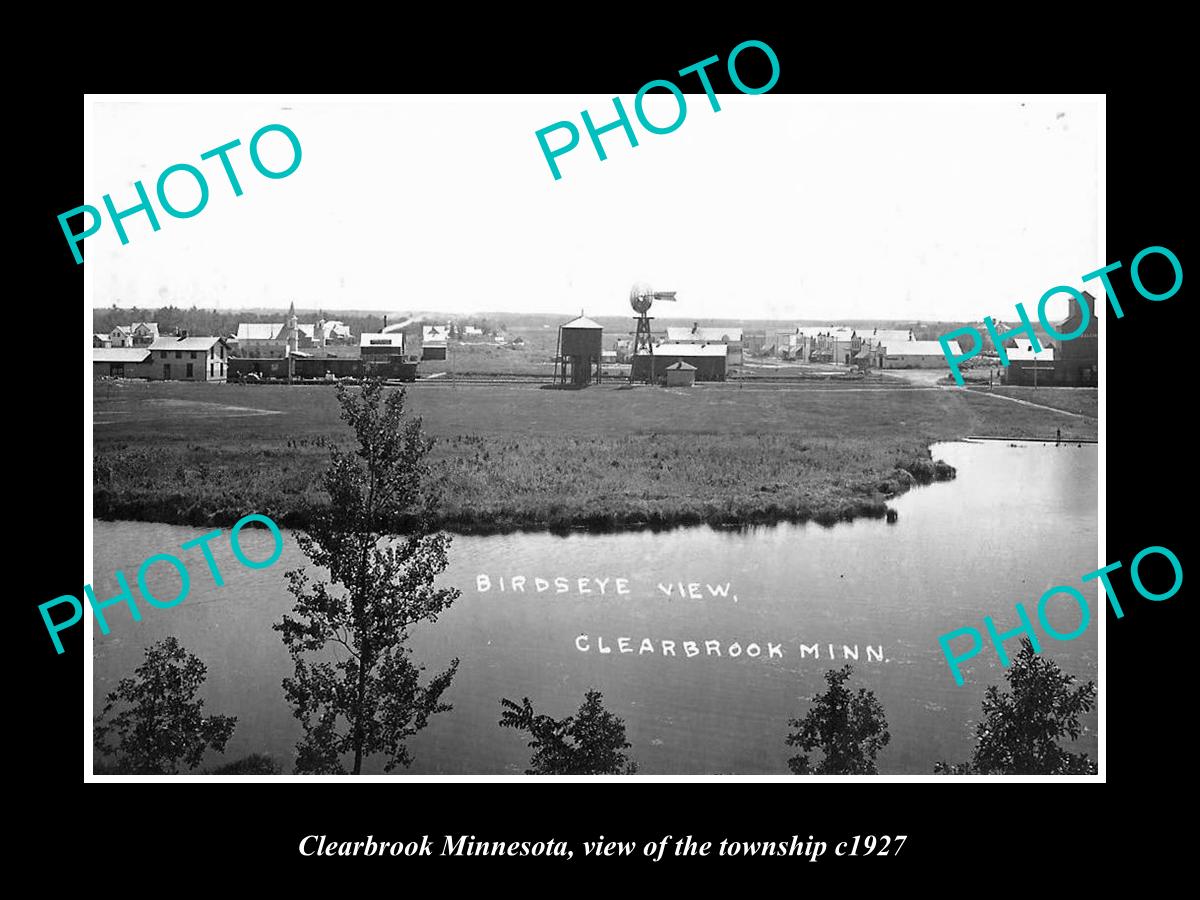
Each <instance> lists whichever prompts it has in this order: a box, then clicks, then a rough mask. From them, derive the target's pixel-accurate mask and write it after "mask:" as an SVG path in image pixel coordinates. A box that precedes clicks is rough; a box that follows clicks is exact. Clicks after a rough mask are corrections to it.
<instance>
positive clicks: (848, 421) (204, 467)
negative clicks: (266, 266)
mask: <svg viewBox="0 0 1200 900" xmlns="http://www.w3.org/2000/svg"><path fill="white" fill-rule="evenodd" d="M1044 393H1046V392H1045V391H1042V390H1039V392H1038V398H1037V402H1041V401H1042V399H1043V398H1042V396H1041V395H1042V394H1044ZM408 397H409V402H408V408H409V409H410V410H411V411H412V412H414V413H416V414H418V415H420V416H422V418H423V422H424V427H425V429H426V431H427V433H429V434H430V435H431V436H433V437H435V438H437V445H436V447H435V449H434V452H433V460H434V463H435V466H436V471H437V473H438V478H439V480H440V483H441V487H442V489H443V495H444V502H443V506H442V523H441V524H442V525H443V526H444V527H447V528H449V529H451V530H454V531H458V532H487V531H499V530H510V529H516V528H551V529H561V528H570V527H588V528H592V529H605V528H629V527H642V526H650V527H668V526H672V525H679V524H688V523H698V522H710V523H714V524H716V523H722V524H743V523H753V522H771V521H780V520H794V521H804V520H809V519H812V520H816V521H819V522H823V523H832V522H834V521H837V520H839V519H848V518H853V517H855V516H862V515H871V516H880V515H883V513H884V512H885V509H886V506H885V503H886V500H887V498H888V497H889V496H892V495H893V494H895V493H899V492H902V491H904V490H906V489H908V488H909V487H910V486H911V485H912V484H914V483H917V482H928V481H931V480H934V479H935V478H938V477H950V475H951V474H952V473H951V472H950V471H948V468H949V467H943V468H942V469H941V470H940V471H939V470H938V469H937V468H935V466H934V464H933V462H932V461H931V459H930V457H929V451H928V447H929V444H930V443H932V442H934V441H938V440H949V439H955V438H960V437H963V436H965V435H969V434H986V435H996V436H1001V435H1002V436H1007V437H1043V438H1045V437H1053V436H1054V435H1055V431H1056V429H1058V428H1061V429H1062V433H1063V436H1064V437H1066V438H1090V439H1094V438H1095V436H1096V421H1095V420H1094V419H1083V418H1079V417H1077V416H1068V415H1064V414H1061V413H1057V412H1054V411H1051V410H1046V409H1040V408H1037V407H1030V406H1025V405H1022V404H1018V403H1013V402H1009V401H1007V400H1001V399H998V398H996V397H989V396H987V395H986V394H985V393H980V392H975V391H957V390H953V391H952V390H941V389H921V388H909V387H899V388H892V389H889V388H884V387H881V386H879V385H860V386H858V387H855V386H853V385H834V384H832V383H812V384H807V385H706V386H698V387H696V388H692V389H674V390H668V389H663V388H648V387H638V388H633V389H630V388H627V387H619V386H616V385H612V386H610V385H603V386H594V387H592V388H589V389H587V390H584V391H555V390H547V389H543V388H540V387H538V386H535V385H522V386H516V385H512V386H508V385H505V386H500V385H477V386H468V385H458V386H452V385H448V384H437V383H436V382H431V383H428V384H422V383H417V384H415V385H411V386H410V387H409V389H408ZM1093 397H1094V392H1093ZM94 398H95V409H94V411H95V415H94V419H95V425H94V428H93V434H94V460H95V490H94V497H95V512H96V515H98V516H101V517H104V518H118V519H135V520H147V521H161V522H171V523H182V524H193V525H205V524H209V523H214V524H229V523H232V522H233V521H236V519H237V518H239V517H241V516H242V515H245V514H246V513H247V512H251V511H257V512H261V513H265V514H267V515H270V516H271V517H272V518H274V519H276V521H279V522H281V523H284V524H290V525H302V524H303V522H304V515H303V507H304V505H305V504H306V503H320V502H322V499H323V498H322V495H321V494H320V493H319V492H318V491H317V490H316V488H315V487H314V485H315V482H316V479H317V476H318V474H319V473H320V471H321V470H322V469H323V468H324V467H325V465H326V464H327V460H328V447H329V446H330V444H332V443H337V444H339V445H342V446H347V445H348V434H347V431H346V429H345V427H344V425H343V424H342V422H341V421H340V419H339V418H338V408H337V403H336V400H335V397H334V392H333V390H332V389H331V388H329V387H324V386H294V387H283V386H275V387H272V386H246V385H232V384H231V385H219V384H180V383H156V384H147V383H136V382H130V383H124V384H122V385H120V386H118V387H112V386H108V385H98V386H97V387H96V389H95V393H94ZM1080 402H1081V403H1086V401H1080ZM1093 406H1094V400H1093Z"/></svg>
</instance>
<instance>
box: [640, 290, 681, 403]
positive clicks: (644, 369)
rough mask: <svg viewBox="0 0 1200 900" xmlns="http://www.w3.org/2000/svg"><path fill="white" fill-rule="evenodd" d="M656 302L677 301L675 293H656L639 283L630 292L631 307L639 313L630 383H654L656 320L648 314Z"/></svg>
mask: <svg viewBox="0 0 1200 900" xmlns="http://www.w3.org/2000/svg"><path fill="white" fill-rule="evenodd" d="M655 300H670V301H672V302H674V301H675V292H674V291H655V290H653V289H651V287H650V285H648V284H646V283H645V282H642V281H639V282H638V283H637V284H635V285H634V286H633V287H632V288H630V290H629V305H630V306H632V307H633V311H634V312H635V313H637V318H636V319H635V320H634V321H636V322H637V330H636V331H635V332H634V335H633V350H632V351H631V355H630V366H629V383H630V384H633V383H634V382H635V381H645V382H646V384H653V383H654V343H653V341H651V339H650V322H651V320H652V319H653V318H654V317H653V316H648V315H646V313H648V312H649V311H650V306H651V305H652V304H653V303H654V301H655Z"/></svg>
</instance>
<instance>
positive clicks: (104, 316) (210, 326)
mask: <svg viewBox="0 0 1200 900" xmlns="http://www.w3.org/2000/svg"><path fill="white" fill-rule="evenodd" d="M324 316H325V319H326V321H328V320H330V319H337V320H338V321H341V322H345V323H346V324H347V325H349V326H350V331H351V332H352V333H354V334H356V335H357V334H361V333H362V332H364V331H370V332H374V331H379V330H380V329H382V328H383V315H382V314H380V315H353V314H343V313H339V312H333V311H329V312H325V313H324ZM286 318H287V310H283V309H281V310H277V311H273V312H272V311H266V312H248V311H245V310H224V309H200V308H199V307H195V306H193V307H191V308H190V309H180V308H179V307H177V306H160V307H158V308H157V309H150V308H145V309H143V308H142V307H139V306H133V307H121V308H117V307H110V308H109V309H94V310H92V330H93V331H94V332H96V333H97V334H107V333H108V332H110V331H112V330H113V328H115V327H116V326H117V325H130V324H131V323H133V322H157V323H158V330H159V332H160V333H171V332H174V331H175V330H176V329H183V330H185V331H187V332H188V334H212V335H222V336H224V335H231V334H237V330H238V324H239V323H240V322H283V321H284V320H285V319H286ZM296 318H297V319H299V320H300V321H301V322H305V323H307V322H315V321H316V319H317V312H316V310H309V311H302V310H296ZM391 321H402V320H399V319H392V320H391ZM419 327H420V326H419V325H414V327H413V328H414V330H416V329H418V328H419ZM405 330H406V331H407V330H408V329H405Z"/></svg>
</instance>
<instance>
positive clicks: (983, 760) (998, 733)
mask: <svg viewBox="0 0 1200 900" xmlns="http://www.w3.org/2000/svg"><path fill="white" fill-rule="evenodd" d="M1004 677H1005V679H1006V680H1007V681H1008V683H1009V686H1010V687H1011V688H1012V690H1011V691H1008V692H1005V693H1003V694H1002V693H1000V689H999V688H998V687H997V686H996V685H992V686H991V687H989V688H988V689H987V691H986V692H985V693H984V697H983V721H981V722H980V723H979V725H978V726H976V728H975V736H976V743H975V749H974V750H973V751H972V754H971V759H970V760H969V761H968V762H965V763H959V764H957V765H948V764H947V763H945V762H939V763H937V764H936V765H935V766H934V772H935V773H937V774H939V775H1094V774H1096V771H1097V768H1096V763H1095V761H1093V760H1090V759H1088V755H1087V754H1086V753H1070V752H1068V751H1066V750H1064V749H1063V748H1062V747H1061V746H1059V740H1060V739H1061V738H1062V737H1064V736H1067V737H1069V738H1070V739H1071V740H1076V739H1078V737H1079V735H1080V734H1082V732H1083V729H1082V726H1081V725H1080V724H1079V719H1080V717H1081V716H1082V715H1084V714H1085V713H1087V712H1088V711H1089V710H1091V708H1092V705H1093V704H1094V703H1095V701H1096V685H1095V684H1094V683H1093V682H1091V681H1089V682H1087V683H1086V684H1081V685H1079V686H1078V687H1076V688H1072V685H1073V684H1074V683H1075V676H1073V675H1067V674H1065V673H1063V671H1062V670H1061V669H1059V667H1058V665H1057V664H1056V663H1055V662H1054V661H1053V660H1050V659H1046V658H1045V657H1043V656H1040V655H1039V654H1037V653H1035V652H1034V650H1033V643H1032V642H1031V641H1030V640H1029V638H1022V639H1021V649H1020V651H1019V652H1018V653H1017V657H1016V659H1015V660H1013V664H1012V665H1011V666H1009V668H1008V671H1006V672H1005V673H1004Z"/></svg>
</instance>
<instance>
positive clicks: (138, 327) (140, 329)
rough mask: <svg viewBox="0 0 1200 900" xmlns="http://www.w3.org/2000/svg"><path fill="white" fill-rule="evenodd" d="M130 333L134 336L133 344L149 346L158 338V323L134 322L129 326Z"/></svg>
mask: <svg viewBox="0 0 1200 900" xmlns="http://www.w3.org/2000/svg"><path fill="white" fill-rule="evenodd" d="M129 333H130V334H131V335H132V336H133V346H135V347H149V346H150V345H151V344H153V343H154V342H155V341H157V340H158V337H159V335H158V323H157V322H134V323H133V324H132V325H131V326H130V327H129Z"/></svg>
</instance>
